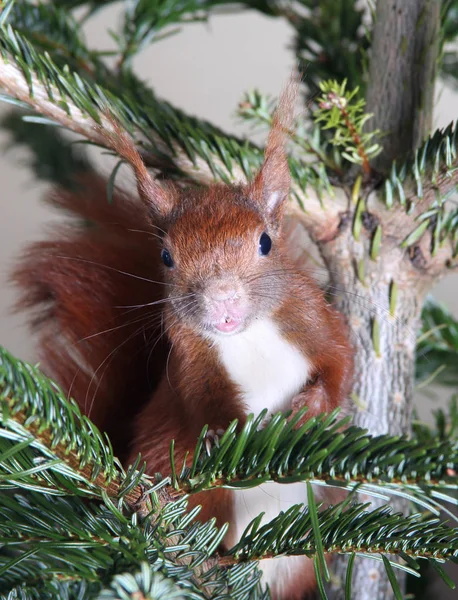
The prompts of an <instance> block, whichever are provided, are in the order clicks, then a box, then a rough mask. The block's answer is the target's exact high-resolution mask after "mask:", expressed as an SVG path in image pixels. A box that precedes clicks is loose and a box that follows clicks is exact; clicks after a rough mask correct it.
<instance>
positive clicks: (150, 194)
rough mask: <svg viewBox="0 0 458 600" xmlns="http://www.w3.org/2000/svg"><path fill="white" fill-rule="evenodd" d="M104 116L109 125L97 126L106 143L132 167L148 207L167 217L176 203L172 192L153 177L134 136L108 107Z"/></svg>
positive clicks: (158, 214) (160, 215) (158, 215)
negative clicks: (137, 147) (135, 142)
mask: <svg viewBox="0 0 458 600" xmlns="http://www.w3.org/2000/svg"><path fill="white" fill-rule="evenodd" d="M104 116H105V118H106V120H107V121H108V127H106V126H97V131H98V133H99V134H100V135H101V136H102V138H103V140H104V141H105V143H106V145H107V146H108V147H109V148H111V149H112V150H114V151H115V152H116V153H117V154H119V156H120V157H121V158H123V159H124V160H125V161H126V162H127V163H129V164H130V166H131V167H132V169H133V171H134V174H135V179H136V181H137V190H138V194H139V196H140V198H141V199H142V200H143V202H144V203H145V204H146V205H147V207H148V209H149V210H150V211H152V212H153V214H154V215H155V216H156V217H159V218H164V217H166V216H167V215H168V214H169V213H170V211H171V210H172V208H173V205H174V201H173V196H172V194H170V193H168V192H167V191H166V190H165V189H164V188H163V187H162V186H161V185H159V184H158V183H157V182H156V181H155V180H154V179H153V177H152V176H151V175H150V173H149V172H148V169H147V168H146V166H145V163H144V162H143V159H142V157H141V156H140V154H139V152H138V150H137V149H136V147H135V144H134V142H133V140H132V138H131V137H130V135H129V134H128V133H127V131H126V130H125V129H124V128H123V127H122V125H121V124H120V123H119V121H118V120H117V119H115V117H114V116H113V115H112V113H111V112H109V110H108V109H107V110H106V111H105V112H104Z"/></svg>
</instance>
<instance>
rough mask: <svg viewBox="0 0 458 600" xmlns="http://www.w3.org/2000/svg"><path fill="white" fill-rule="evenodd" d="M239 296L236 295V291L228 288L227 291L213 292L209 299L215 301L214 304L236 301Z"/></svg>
mask: <svg viewBox="0 0 458 600" xmlns="http://www.w3.org/2000/svg"><path fill="white" fill-rule="evenodd" d="M238 296H239V294H238V293H237V290H236V289H234V288H229V289H224V288H222V289H219V290H214V291H213V292H212V293H211V294H210V297H211V299H212V300H215V301H216V302H225V301H227V300H236V299H237V298H238Z"/></svg>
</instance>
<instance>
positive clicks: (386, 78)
mask: <svg viewBox="0 0 458 600" xmlns="http://www.w3.org/2000/svg"><path fill="white" fill-rule="evenodd" d="M440 7H441V0H378V2H377V7H376V12H375V25H374V31H373V39H372V46H371V63H370V70H369V85H368V90H367V106H366V108H367V112H368V113H372V114H373V115H374V117H373V118H372V119H371V120H370V121H369V122H368V129H371V130H374V129H380V131H381V133H382V137H381V139H380V141H381V143H382V144H383V152H382V154H380V155H379V156H378V157H377V158H376V159H375V160H374V163H373V164H374V166H375V167H376V168H377V169H379V170H381V171H387V170H389V169H390V167H391V163H392V162H393V160H394V159H395V158H397V157H398V156H403V155H405V154H406V153H408V152H409V151H410V150H412V149H415V148H417V147H418V146H419V145H420V144H421V143H422V141H423V140H424V139H425V137H426V136H427V135H428V134H429V132H430V131H431V125H432V108H433V102H434V80H435V77H436V66H437V57H438V48H439V26H440Z"/></svg>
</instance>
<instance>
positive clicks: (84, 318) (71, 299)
mask: <svg viewBox="0 0 458 600" xmlns="http://www.w3.org/2000/svg"><path fill="white" fill-rule="evenodd" d="M78 183H79V186H78V189H77V191H68V190H64V189H62V188H58V189H56V190H54V191H53V192H52V193H51V195H50V197H49V199H48V200H49V202H51V203H52V204H54V205H55V206H58V207H60V208H62V209H65V210H66V211H68V212H70V215H71V216H72V217H73V219H72V220H71V221H70V222H69V223H66V224H64V225H60V226H58V227H57V228H56V229H55V230H54V232H53V235H52V236H51V237H50V239H49V240H48V241H42V242H38V243H34V244H32V245H30V246H29V247H28V248H27V249H26V251H25V252H24V254H23V255H22V257H21V258H20V260H19V262H18V265H17V266H16V268H15V270H14V273H13V277H12V278H13V281H14V283H15V284H16V285H17V286H18V287H19V288H20V293H21V295H20V300H19V303H18V309H29V310H32V317H31V324H32V327H33V328H34V330H35V331H36V332H37V333H38V354H39V358H40V361H41V367H42V369H43V370H44V371H45V372H46V373H47V374H48V375H49V376H50V377H52V378H53V379H54V380H55V381H57V382H58V383H59V384H60V385H61V386H62V388H63V389H64V391H65V392H66V393H67V394H68V395H69V396H71V397H73V398H75V400H76V401H77V402H78V404H79V406H80V407H81V409H82V411H83V412H84V413H85V414H86V415H88V416H89V417H90V418H91V419H92V420H93V421H94V422H95V424H96V425H97V426H98V427H99V428H100V429H102V430H103V431H106V432H107V433H108V434H109V436H110V438H111V440H112V441H113V444H114V446H115V450H116V451H117V452H118V455H119V454H121V456H122V454H123V453H124V451H125V443H126V440H127V439H128V436H129V423H130V422H131V420H132V416H133V415H134V414H135V413H136V411H137V410H138V409H139V408H140V407H141V406H142V404H143V403H144V401H145V400H146V398H147V397H148V396H149V394H150V393H151V390H152V389H154V387H155V385H156V383H157V381H158V379H159V377H160V374H161V373H162V370H163V365H164V362H165V358H166V355H167V350H166V341H165V339H164V336H161V308H162V303H161V299H162V298H163V284H160V283H159V282H160V280H161V274H160V270H159V260H158V257H159V249H158V244H157V243H156V237H155V236H156V232H155V229H154V226H153V225H151V224H150V221H149V219H148V216H147V212H146V211H147V209H146V207H145V206H144V205H143V204H141V203H140V202H136V201H135V200H134V199H132V198H130V197H128V196H126V195H125V194H123V193H121V192H119V191H117V192H115V193H114V195H113V201H112V203H111V204H110V203H109V202H108V201H107V193H106V182H105V181H104V180H103V179H102V178H101V177H98V176H96V175H88V176H86V177H85V178H83V179H81V180H79V182H78ZM75 217H76V218H77V220H75Z"/></svg>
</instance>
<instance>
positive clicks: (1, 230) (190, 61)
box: [0, 8, 458, 412]
mask: <svg viewBox="0 0 458 600" xmlns="http://www.w3.org/2000/svg"><path fill="white" fill-rule="evenodd" d="M116 21H117V14H116V12H115V11H113V10H112V9H111V8H110V9H109V10H105V11H103V12H101V13H100V14H99V15H98V16H97V18H96V19H94V20H92V21H91V22H90V23H89V26H88V28H87V37H88V40H89V42H90V44H91V45H94V46H97V47H99V48H107V47H112V46H113V42H112V40H111V38H110V37H109V36H107V35H106V33H105V32H106V29H107V28H108V27H111V28H115V27H116ZM291 42H292V31H291V30H290V28H289V26H288V25H287V24H286V23H285V22H283V21H281V20H277V19H270V18H267V17H263V16H261V15H258V14H256V13H251V12H245V13H244V14H239V15H219V16H216V17H213V18H212V19H211V20H210V23H208V24H189V25H187V26H186V27H185V28H184V29H183V30H182V32H181V33H180V34H179V35H173V36H172V37H170V38H169V39H167V40H165V41H162V42H160V43H158V44H154V45H153V46H151V47H150V48H149V49H148V50H146V51H145V52H144V53H143V54H141V55H140V56H139V57H138V58H137V59H136V65H135V66H136V69H137V71H138V73H139V74H140V75H141V76H142V77H143V78H144V79H146V80H147V81H150V82H151V83H152V85H153V87H154V89H155V90H156V92H157V93H158V94H159V95H160V96H162V97H164V98H166V99H168V100H170V101H171V102H173V103H174V104H175V105H177V106H180V107H182V108H184V109H185V110H186V111H188V112H189V113H191V114H195V115H198V116H199V117H205V118H207V119H209V120H210V121H212V122H214V123H215V124H217V125H219V126H221V127H223V128H224V129H226V130H227V131H233V132H237V133H243V132H244V131H245V130H244V129H243V127H242V126H241V124H240V123H239V124H237V123H236V121H235V118H234V111H235V108H236V106H237V103H238V102H239V100H240V99H241V97H242V95H243V92H244V91H246V90H248V89H249V88H252V87H258V88H259V89H261V90H262V91H264V92H269V93H272V94H277V93H278V91H279V89H280V87H281V85H282V83H283V82H284V80H285V79H286V77H287V76H288V73H289V71H290V69H291V67H292V65H293V64H294V57H293V54H292V52H291V51H290V49H289V46H290V45H291ZM437 91H438V101H437V105H436V111H435V123H436V125H439V126H444V125H446V124H448V123H449V122H450V121H451V120H452V119H453V118H454V117H455V116H456V115H457V114H458V106H456V105H457V98H458V95H457V94H456V93H455V92H454V91H453V90H450V89H448V88H447V87H445V86H444V85H443V84H439V86H438V90H437ZM0 110H5V108H4V107H2V106H0ZM0 147H1V148H3V149H5V150H6V149H7V148H8V138H7V136H6V135H5V134H4V133H3V132H0ZM26 159H27V154H26V152H25V151H22V150H21V151H18V150H13V151H10V152H5V153H2V154H0V181H1V183H2V211H1V213H0V344H2V345H4V346H6V347H7V348H8V349H9V350H10V351H11V352H13V353H15V354H16V355H18V356H20V357H23V358H26V359H29V360H33V359H34V349H33V341H32V340H31V338H30V335H29V333H28V332H27V329H26V327H25V326H24V319H23V317H21V316H17V315H11V314H10V309H11V306H12V305H13V302H14V293H13V290H11V289H10V288H9V287H8V284H7V274H8V270H9V269H10V266H11V264H12V261H13V259H14V257H15V256H17V254H18V252H19V251H20V249H21V248H22V247H23V246H24V244H25V243H26V242H27V241H30V240H32V239H38V238H40V237H41V236H42V235H43V231H44V228H45V224H47V223H49V221H50V220H51V219H52V218H55V215H53V214H51V212H50V211H49V210H48V209H47V208H46V207H44V206H43V204H42V203H41V202H40V197H41V196H42V194H43V192H44V190H45V189H46V186H45V185H43V184H38V183H37V182H36V181H35V179H34V177H33V174H32V173H31V172H30V170H29V169H27V168H25V167H24V166H23V163H24V160H26ZM457 286H458V278H457V277H456V276H455V277H453V276H450V277H448V278H447V279H446V280H444V281H443V282H441V283H440V284H439V285H438V286H437V288H436V290H435V294H436V296H437V297H438V298H439V299H441V300H443V301H444V302H446V303H447V304H448V305H449V306H450V308H451V309H452V310H453V311H454V313H455V314H456V315H457V316H458V298H457V290H458V287H457ZM424 408H425V409H426V412H428V410H429V409H428V406H426V405H425V407H424Z"/></svg>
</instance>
